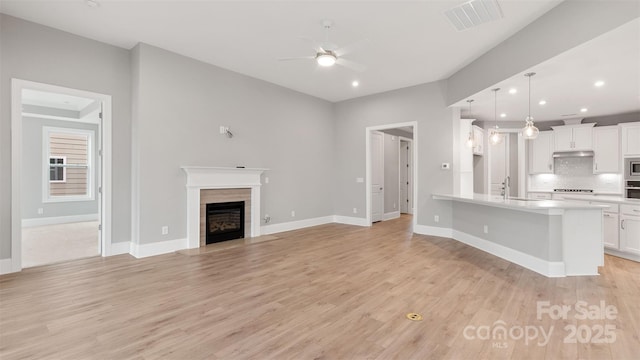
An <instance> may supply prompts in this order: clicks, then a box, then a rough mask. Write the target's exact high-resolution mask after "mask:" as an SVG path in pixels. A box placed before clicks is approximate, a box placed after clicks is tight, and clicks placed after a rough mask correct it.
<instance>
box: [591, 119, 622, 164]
mask: <svg viewBox="0 0 640 360" xmlns="http://www.w3.org/2000/svg"><path fill="white" fill-rule="evenodd" d="M618 139H619V131H618V127H617V126H603V127H596V128H593V152H594V157H593V173H594V174H603V173H619V172H620V150H619V149H620V147H619V140H618Z"/></svg>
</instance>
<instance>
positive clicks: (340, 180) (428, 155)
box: [333, 81, 453, 227]
mask: <svg viewBox="0 0 640 360" xmlns="http://www.w3.org/2000/svg"><path fill="white" fill-rule="evenodd" d="M445 94H446V82H445V81H439V82H434V83H429V84H423V85H418V86H413V87H409V88H404V89H400V90H395V91H389V92H386V93H382V94H377V95H371V96H366V97H362V98H358V99H353V100H347V101H343V102H339V103H336V104H335V121H334V123H335V126H334V127H335V131H334V164H335V165H334V166H335V167H334V172H333V173H334V189H335V194H334V210H335V214H337V215H342V216H354V217H361V218H364V217H366V214H365V208H366V186H365V183H358V182H356V178H358V177H363V178H364V177H365V176H366V174H365V168H366V164H365V159H366V157H365V156H366V152H365V139H366V138H365V129H366V128H367V127H369V126H376V125H384V124H394V123H401V122H407V121H417V122H418V132H417V133H416V132H415V130H414V140H415V139H417V141H418V147H419V148H418V153H419V155H418V159H417V162H416V164H417V166H418V173H417V176H418V181H417V188H418V189H417V193H418V194H417V195H418V201H417V203H416V204H415V208H416V209H417V210H418V219H417V221H418V224H421V225H430V226H442V227H449V226H450V225H451V222H450V221H451V205H450V203H447V202H444V201H439V202H436V201H435V200H433V199H431V194H432V193H451V192H452V191H453V175H452V171H451V170H449V171H447V170H440V164H441V163H442V162H448V163H451V162H452V161H453V145H452V144H453V131H452V122H451V121H452V117H453V109H449V108H447V107H446V105H445ZM414 146H415V142H414ZM353 208H357V209H358V213H357V214H353V212H352V209H353ZM434 215H440V223H438V224H435V223H434V222H433V216H434Z"/></svg>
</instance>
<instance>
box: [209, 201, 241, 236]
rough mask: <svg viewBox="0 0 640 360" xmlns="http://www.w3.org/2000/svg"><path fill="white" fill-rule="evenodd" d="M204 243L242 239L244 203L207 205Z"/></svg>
mask: <svg viewBox="0 0 640 360" xmlns="http://www.w3.org/2000/svg"><path fill="white" fill-rule="evenodd" d="M206 220H207V224H206V232H207V236H206V243H207V244H213V243H217V242H220V241H226V240H233V239H242V238H244V201H234V202H225V203H212V204H207V213H206Z"/></svg>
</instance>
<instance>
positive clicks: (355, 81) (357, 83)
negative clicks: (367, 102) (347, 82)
mask: <svg viewBox="0 0 640 360" xmlns="http://www.w3.org/2000/svg"><path fill="white" fill-rule="evenodd" d="M358 85H360V83H359V82H358V80H353V82H352V83H351V86H353V87H358Z"/></svg>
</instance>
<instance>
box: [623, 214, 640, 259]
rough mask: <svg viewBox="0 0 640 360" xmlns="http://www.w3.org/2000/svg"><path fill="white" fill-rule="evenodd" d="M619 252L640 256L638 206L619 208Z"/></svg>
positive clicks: (639, 216)
mask: <svg viewBox="0 0 640 360" xmlns="http://www.w3.org/2000/svg"><path fill="white" fill-rule="evenodd" d="M620 251H624V252H628V253H631V254H636V255H640V205H621V206H620Z"/></svg>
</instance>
